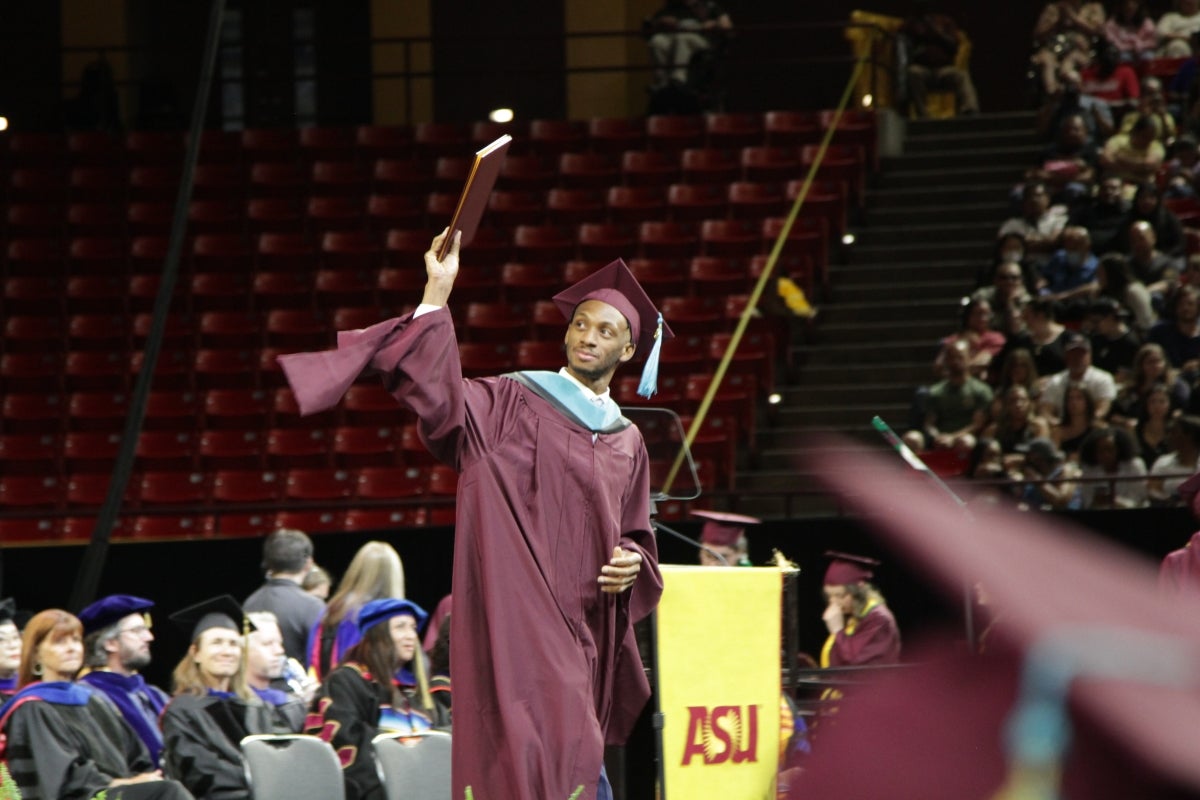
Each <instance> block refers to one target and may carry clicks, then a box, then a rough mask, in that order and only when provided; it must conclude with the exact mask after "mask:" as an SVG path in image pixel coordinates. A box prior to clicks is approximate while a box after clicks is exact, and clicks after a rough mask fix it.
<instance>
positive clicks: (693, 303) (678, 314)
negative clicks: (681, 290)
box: [658, 297, 722, 350]
mask: <svg viewBox="0 0 1200 800" xmlns="http://www.w3.org/2000/svg"><path fill="white" fill-rule="evenodd" d="M658 307H659V310H660V311H662V315H663V319H665V320H666V321H667V324H668V325H670V326H671V330H672V331H674V332H675V334H676V335H677V336H687V335H691V334H695V335H698V336H704V335H706V334H709V333H712V332H713V331H714V330H719V329H720V325H721V320H722V310H721V307H720V306H718V305H717V304H716V301H715V299H714V298H711V297H664V298H663V299H662V300H661V301H660V302H659V305H658ZM665 349H666V348H664V350H665Z"/></svg>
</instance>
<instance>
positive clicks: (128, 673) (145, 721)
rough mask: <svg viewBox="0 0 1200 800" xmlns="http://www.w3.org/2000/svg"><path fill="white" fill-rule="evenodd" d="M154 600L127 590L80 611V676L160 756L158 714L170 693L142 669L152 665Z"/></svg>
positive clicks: (152, 753)
mask: <svg viewBox="0 0 1200 800" xmlns="http://www.w3.org/2000/svg"><path fill="white" fill-rule="evenodd" d="M152 608H154V603H153V602H151V601H150V600H146V599H144V598H141V597H134V596H133V595H128V594H112V595H108V596H107V597H102V598H100V599H99V600H97V601H96V602H94V603H92V604H91V605H89V606H87V607H86V608H84V609H83V610H82V611H80V612H79V621H80V623H81V624H82V625H83V635H84V639H83V650H84V664H85V665H86V666H87V667H89V668H90V672H88V673H87V674H86V675H84V676H83V677H82V678H80V681H81V682H83V683H86V684H87V685H89V686H91V687H92V688H94V689H97V690H99V691H100V692H102V693H103V694H104V695H106V696H107V697H108V699H110V700H112V701H113V704H114V705H116V707H117V709H118V710H119V711H120V712H121V716H123V717H124V718H125V721H126V722H127V723H129V727H130V728H132V729H133V732H134V733H136V734H137V736H138V738H139V739H141V740H142V744H144V745H146V750H147V751H148V752H149V753H150V760H151V761H153V762H154V764H155V766H157V765H158V763H159V760H160V759H161V757H162V748H163V739H162V731H161V730H159V727H158V718H159V715H161V714H162V711H163V709H164V708H166V706H167V702H168V701H169V700H170V699H171V698H170V696H169V695H168V694H167V693H166V692H164V691H163V690H162V689H160V688H158V687H157V686H152V685H150V684H148V683H146V679H145V678H143V677H142V676H141V674H140V670H144V669H145V668H146V667H148V666H150V643H151V642H153V641H154V634H153V633H151V631H150V614H149V612H150V609H152Z"/></svg>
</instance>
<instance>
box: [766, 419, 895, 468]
mask: <svg viewBox="0 0 1200 800" xmlns="http://www.w3.org/2000/svg"><path fill="white" fill-rule="evenodd" d="M879 416H882V415H879ZM885 419H886V420H887V422H888V424H890V425H891V426H892V427H893V428H896V429H897V430H899V429H900V428H903V427H904V420H905V419H907V414H906V415H905V416H904V417H898V418H896V419H892V418H890V417H887V418H885ZM897 425H899V427H897ZM830 435H832V436H835V437H837V439H838V440H839V441H840V446H841V447H845V448H847V449H850V450H854V451H858V450H863V449H873V450H875V451H879V450H881V449H883V450H886V449H888V446H887V444H886V442H884V441H883V439H882V437H880V435H879V434H878V433H876V431H875V429H874V428H873V427H871V423H870V420H868V421H867V423H866V425H864V424H863V423H862V422H860V421H858V420H855V421H854V422H852V423H850V424H849V425H805V426H803V427H785V426H782V425H780V426H777V427H773V428H770V429H769V430H763V431H760V432H759V434H758V439H757V442H758V445H759V447H758V449H759V451H760V452H764V453H765V452H768V451H771V452H778V453H790V454H793V457H798V456H797V455H796V454H803V453H806V452H811V451H812V450H813V449H814V448H815V447H817V446H818V445H817V439H816V437H818V436H820V437H828V436H830ZM827 442H828V438H822V439H821V444H820V447H821V448H822V449H827V448H826V446H825V445H826V443H827ZM797 468H798V469H799V468H801V466H800V465H799V464H798V465H797Z"/></svg>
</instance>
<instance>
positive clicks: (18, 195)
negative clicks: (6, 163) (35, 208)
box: [8, 167, 67, 205]
mask: <svg viewBox="0 0 1200 800" xmlns="http://www.w3.org/2000/svg"><path fill="white" fill-rule="evenodd" d="M8 200H9V202H13V203H56V204H60V205H61V204H63V203H65V202H66V200H67V175H66V173H65V172H64V171H63V170H62V168H61V167H17V168H15V169H14V170H13V171H12V173H11V174H10V175H9V177H8Z"/></svg>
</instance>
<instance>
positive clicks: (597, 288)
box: [554, 258, 675, 397]
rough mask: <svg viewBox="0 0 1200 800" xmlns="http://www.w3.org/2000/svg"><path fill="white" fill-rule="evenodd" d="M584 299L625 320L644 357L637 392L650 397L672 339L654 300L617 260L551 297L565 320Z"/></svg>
mask: <svg viewBox="0 0 1200 800" xmlns="http://www.w3.org/2000/svg"><path fill="white" fill-rule="evenodd" d="M585 300H599V301H600V302H602V303H607V304H608V305H610V306H612V307H613V308H615V309H617V311H620V312H621V314H622V316H624V317H625V320H626V321H627V322H628V323H629V333H630V337H631V339H632V341H633V343H634V344H635V345H636V346H637V351H636V352H637V353H640V354H644V355H645V357H646V366H645V367H644V368H643V369H642V383H641V385H640V386H639V387H638V393H639V394H641V395H642V396H643V397H650V396H651V395H653V394H654V392H655V391H657V383H658V354H659V349H660V348H661V347H662V343H663V340H664V339H672V338H674V337H675V334H674V333H672V332H671V328H670V327H669V326H668V325H667V324H666V323H665V322H663V318H662V314H660V313H659V311H658V308H656V307H655V305H654V301H653V300H651V299H650V297H649V295H647V294H646V290H645V289H643V288H642V285H641V284H640V283H638V280H637V278H635V277H634V275H633V273H632V272H630V271H629V267H627V266H625V262H624V261H622V260H621V259H619V258H618V259H617V260H616V261H613V262H612V263H611V264H608V265H607V266H605V267H603V268H601V269H599V270H597V271H596V272H593V273H592V274H591V275H588V276H587V277H586V278H584V279H583V280H581V281H579V282H578V283H576V284H574V285H573V286H569V287H567V288H566V289H563V290H562V291H561V292H559V293H558V294H556V295H554V304H555V305H557V306H558V310H559V311H561V312H562V315H563V316H564V317H566V318H567V319H568V320H570V319H571V317H572V315H574V313H575V307H576V306H578V305H579V304H580V303H582V302H584V301H585Z"/></svg>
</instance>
